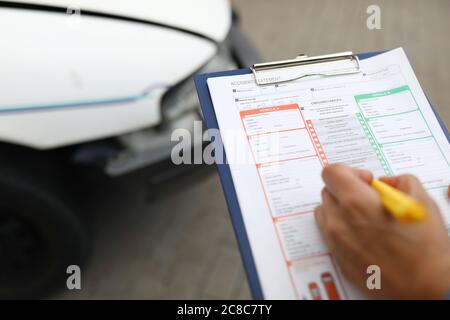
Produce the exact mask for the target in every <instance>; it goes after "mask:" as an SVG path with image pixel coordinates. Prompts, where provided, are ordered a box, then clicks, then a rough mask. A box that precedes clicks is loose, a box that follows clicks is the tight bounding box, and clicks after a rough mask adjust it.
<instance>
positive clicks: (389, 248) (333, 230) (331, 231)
mask: <svg viewBox="0 0 450 320" xmlns="http://www.w3.org/2000/svg"><path fill="white" fill-rule="evenodd" d="M322 177H323V180H324V182H325V188H324V189H323V191H322V204H321V205H320V206H318V207H317V208H316V210H315V216H316V221H317V224H318V227H319V230H320V231H321V233H322V236H323V238H324V241H325V243H326V244H327V246H328V248H329V250H330V252H331V254H332V256H333V257H334V258H335V259H336V261H337V263H338V264H339V266H340V268H341V270H342V272H343V273H344V275H345V276H346V277H347V279H348V280H350V281H351V282H353V283H354V284H355V285H356V286H357V287H358V288H359V289H361V290H362V292H363V293H365V294H366V295H367V296H369V297H373V298H381V299H441V298H443V297H445V295H446V294H447V293H448V292H449V290H450V238H449V236H448V234H447V230H446V229H445V226H444V223H443V221H442V218H441V216H440V214H439V209H438V207H437V206H436V204H435V203H434V201H433V200H432V199H431V198H430V196H429V195H428V194H427V192H426V191H425V190H424V189H423V187H422V185H421V183H420V182H419V180H418V179H417V178H415V177H414V176H411V175H402V176H397V177H386V178H381V180H383V181H384V182H386V183H388V184H390V185H392V186H393V187H395V188H397V189H399V190H402V191H403V192H406V193H407V194H409V195H410V196H412V197H414V198H416V199H417V200H419V201H420V202H421V203H422V204H423V205H424V206H425V208H426V209H427V212H428V216H427V218H426V220H425V221H423V222H419V223H410V224H406V223H401V222H399V221H397V220H395V219H394V218H393V217H392V216H390V215H389V214H388V213H387V212H386V211H385V209H384V208H383V205H382V203H381V200H380V196H379V195H378V193H377V192H376V191H375V190H374V189H373V188H372V187H370V182H371V180H372V175H371V173H370V172H368V171H364V170H357V169H352V168H349V167H346V166H343V165H329V166H327V167H326V168H325V169H324V170H323V173H322ZM449 194H450V190H449ZM370 265H377V266H379V267H380V270H381V289H380V290H369V289H368V288H367V286H366V280H367V278H368V276H369V275H368V274H367V273H366V270H367V267H368V266H370Z"/></svg>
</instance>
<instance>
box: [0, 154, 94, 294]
mask: <svg viewBox="0 0 450 320" xmlns="http://www.w3.org/2000/svg"><path fill="white" fill-rule="evenodd" d="M7 166H8V169H6V168H5V164H4V163H1V162H0V299H23V298H25V299H32V298H42V297H45V296H46V295H48V294H50V293H52V292H53V291H54V290H55V289H57V288H64V287H65V285H66V284H65V282H66V278H67V277H68V275H67V274H66V270H67V267H68V266H69V265H79V266H80V267H81V265H82V264H83V263H84V261H85V258H86V257H87V255H88V252H89V247H90V246H89V240H88V233H87V230H86V227H85V226H84V224H83V222H82V221H81V218H80V216H79V215H78V214H77V211H76V209H75V207H74V206H73V205H72V202H71V201H70V200H68V197H67V193H65V192H64V188H63V186H64V181H56V180H57V179H58V178H56V176H58V175H49V176H46V178H44V177H42V176H40V175H38V174H37V175H33V174H32V173H30V172H28V173H24V171H25V172H26V170H18V168H15V167H14V166H12V165H11V164H9V163H8V164H7ZM58 177H59V176H58ZM68 181H70V180H68ZM49 182H50V183H49ZM56 185H59V186H60V187H55V186H56ZM50 186H53V188H52V187H50Z"/></svg>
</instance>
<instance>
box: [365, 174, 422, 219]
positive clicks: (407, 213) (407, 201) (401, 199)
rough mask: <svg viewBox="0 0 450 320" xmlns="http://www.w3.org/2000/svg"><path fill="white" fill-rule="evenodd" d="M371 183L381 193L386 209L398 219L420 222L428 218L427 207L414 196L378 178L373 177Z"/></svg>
mask: <svg viewBox="0 0 450 320" xmlns="http://www.w3.org/2000/svg"><path fill="white" fill-rule="evenodd" d="M371 185H372V187H373V188H374V189H375V190H376V191H377V192H378V193H379V194H380V197H381V202H382V203H383V205H384V207H385V208H386V210H387V211H389V213H391V214H392V215H393V216H394V217H395V218H396V219H397V220H399V221H401V222H419V221H422V220H424V219H425V218H426V216H427V211H426V210H425V207H424V206H423V205H422V204H421V203H420V202H419V201H417V200H416V199H414V198H413V197H411V196H409V195H407V194H406V193H404V192H402V191H400V190H397V189H395V188H394V187H392V186H390V185H388V184H387V183H384V182H382V181H380V180H377V179H373V180H372V182H371Z"/></svg>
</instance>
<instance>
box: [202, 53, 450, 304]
mask: <svg viewBox="0 0 450 320" xmlns="http://www.w3.org/2000/svg"><path fill="white" fill-rule="evenodd" d="M383 52H385V51H376V52H367V53H361V54H356V55H354V54H352V53H351V52H344V53H336V54H330V55H323V56H317V57H307V56H305V55H300V56H298V57H296V58H295V59H291V60H283V61H274V62H268V63H260V64H255V65H253V66H252V67H250V68H244V69H237V70H230V71H221V72H213V73H207V74H199V75H195V76H194V82H195V86H196V89H197V94H198V98H199V102H200V107H201V109H202V112H203V118H204V122H205V124H206V127H207V128H208V129H219V125H218V123H217V118H216V114H215V111H214V106H213V103H212V100H211V95H210V93H209V88H208V84H207V80H208V79H209V78H216V77H224V76H234V75H242V74H250V73H253V75H254V77H255V81H256V82H257V84H258V85H272V84H275V83H282V82H287V81H293V80H297V79H301V78H304V77H307V76H317V75H319V76H333V75H340V74H351V73H357V72H360V69H359V60H364V59H367V58H370V57H373V56H376V55H378V54H381V53H383ZM344 59H346V60H348V61H350V62H352V63H354V68H353V69H349V70H341V72H340V73H336V72H333V73H320V74H317V73H314V74H298V75H297V76H295V77H292V78H290V79H266V80H264V81H260V82H258V79H259V78H258V77H259V76H260V75H261V74H260V73H261V72H264V71H265V70H274V69H278V68H288V67H290V66H298V65H309V64H313V63H322V62H334V61H339V60H344ZM430 105H431V103H430ZM431 108H432V110H433V112H434V114H435V116H436V118H437V120H438V122H439V124H440V126H441V128H442V130H443V131H444V133H445V136H446V137H447V140H448V141H450V135H449V131H448V130H447V127H446V126H445V124H444V122H443V120H442V118H441V117H440V116H439V114H438V113H437V112H436V110H435V108H434V107H433V106H432V105H431ZM212 144H213V146H214V147H217V148H222V146H223V143H222V141H221V138H220V137H218V139H217V140H214V141H212ZM223 152H224V154H223V157H224V159H225V161H224V163H222V164H216V167H217V170H218V173H219V177H220V182H221V184H222V189H223V192H224V195H225V200H226V202H227V207H228V211H229V213H230V218H231V222H232V225H233V229H234V233H235V236H236V239H237V242H238V246H239V250H240V253H241V258H242V261H243V264H244V269H245V272H246V275H247V279H248V283H249V286H250V290H251V293H252V296H253V298H254V299H256V300H262V299H264V294H263V291H262V288H261V284H260V281H259V277H258V272H257V269H256V265H255V262H254V259H253V254H252V250H251V247H250V243H249V240H248V236H247V231H246V229H245V225H244V220H243V218H242V213H241V209H240V206H239V202H238V198H237V194H236V190H235V188H234V183H233V179H232V176H231V172H230V168H229V166H228V165H227V164H226V163H227V161H226V159H227V158H226V151H225V150H223Z"/></svg>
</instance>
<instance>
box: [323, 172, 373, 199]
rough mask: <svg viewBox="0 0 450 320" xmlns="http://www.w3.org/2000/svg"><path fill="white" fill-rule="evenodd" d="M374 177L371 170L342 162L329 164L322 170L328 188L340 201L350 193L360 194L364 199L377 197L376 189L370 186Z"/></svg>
mask: <svg viewBox="0 0 450 320" xmlns="http://www.w3.org/2000/svg"><path fill="white" fill-rule="evenodd" d="M372 178H373V177H372V174H371V173H370V172H369V171H365V170H358V169H353V168H350V167H347V166H344V165H341V164H332V165H328V166H326V167H325V168H324V169H323V171H322V179H323V181H324V182H325V185H326V187H327V189H328V190H329V191H330V192H331V194H332V195H333V196H334V197H335V198H336V199H337V200H338V201H339V200H340V199H342V198H344V197H346V196H348V195H353V196H354V195H359V196H360V197H361V199H362V200H364V199H367V197H368V198H369V199H370V198H373V197H374V196H375V197H377V193H376V191H375V190H373V189H372V188H371V187H370V182H371V181H372Z"/></svg>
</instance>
